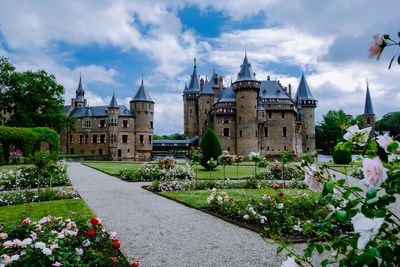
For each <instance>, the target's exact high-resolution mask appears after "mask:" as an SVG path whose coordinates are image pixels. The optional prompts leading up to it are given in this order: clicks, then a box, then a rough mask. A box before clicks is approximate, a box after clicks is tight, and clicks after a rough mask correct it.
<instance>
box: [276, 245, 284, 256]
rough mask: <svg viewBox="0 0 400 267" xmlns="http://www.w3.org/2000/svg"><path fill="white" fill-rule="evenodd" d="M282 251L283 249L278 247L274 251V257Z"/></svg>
mask: <svg viewBox="0 0 400 267" xmlns="http://www.w3.org/2000/svg"><path fill="white" fill-rule="evenodd" d="M282 250H283V247H282V246H279V247H278V248H277V249H276V255H278V254H279V253H281V252H282Z"/></svg>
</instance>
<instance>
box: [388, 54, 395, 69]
mask: <svg viewBox="0 0 400 267" xmlns="http://www.w3.org/2000/svg"><path fill="white" fill-rule="evenodd" d="M395 57H396V56H393V57H392V59H391V60H390V63H389V70H390V68H391V67H392V63H393V60H394V58H395Z"/></svg>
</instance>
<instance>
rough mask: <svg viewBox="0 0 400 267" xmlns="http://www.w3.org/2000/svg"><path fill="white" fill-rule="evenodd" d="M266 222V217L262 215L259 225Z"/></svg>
mask: <svg viewBox="0 0 400 267" xmlns="http://www.w3.org/2000/svg"><path fill="white" fill-rule="evenodd" d="M266 221H267V217H265V216H264V215H263V216H261V220H260V223H261V224H264V223H265V222H266Z"/></svg>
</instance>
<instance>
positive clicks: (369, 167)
mask: <svg viewBox="0 0 400 267" xmlns="http://www.w3.org/2000/svg"><path fill="white" fill-rule="evenodd" d="M362 170H363V174H364V179H363V181H364V183H365V184H366V185H368V186H372V187H375V188H376V187H379V186H381V184H382V183H383V182H384V181H386V179H387V174H386V169H385V168H384V167H383V165H382V162H381V160H380V159H379V158H378V157H376V158H374V159H369V158H364V159H363V168H362Z"/></svg>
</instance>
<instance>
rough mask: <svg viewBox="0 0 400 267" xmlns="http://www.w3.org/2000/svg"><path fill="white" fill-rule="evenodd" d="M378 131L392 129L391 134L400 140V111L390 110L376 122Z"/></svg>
mask: <svg viewBox="0 0 400 267" xmlns="http://www.w3.org/2000/svg"><path fill="white" fill-rule="evenodd" d="M375 128H376V130H377V131H378V132H381V133H382V132H383V131H390V135H391V136H393V137H395V138H396V139H397V140H400V136H399V135H400V112H389V113H387V114H385V115H383V117H382V119H380V120H379V121H377V122H376V123H375Z"/></svg>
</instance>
